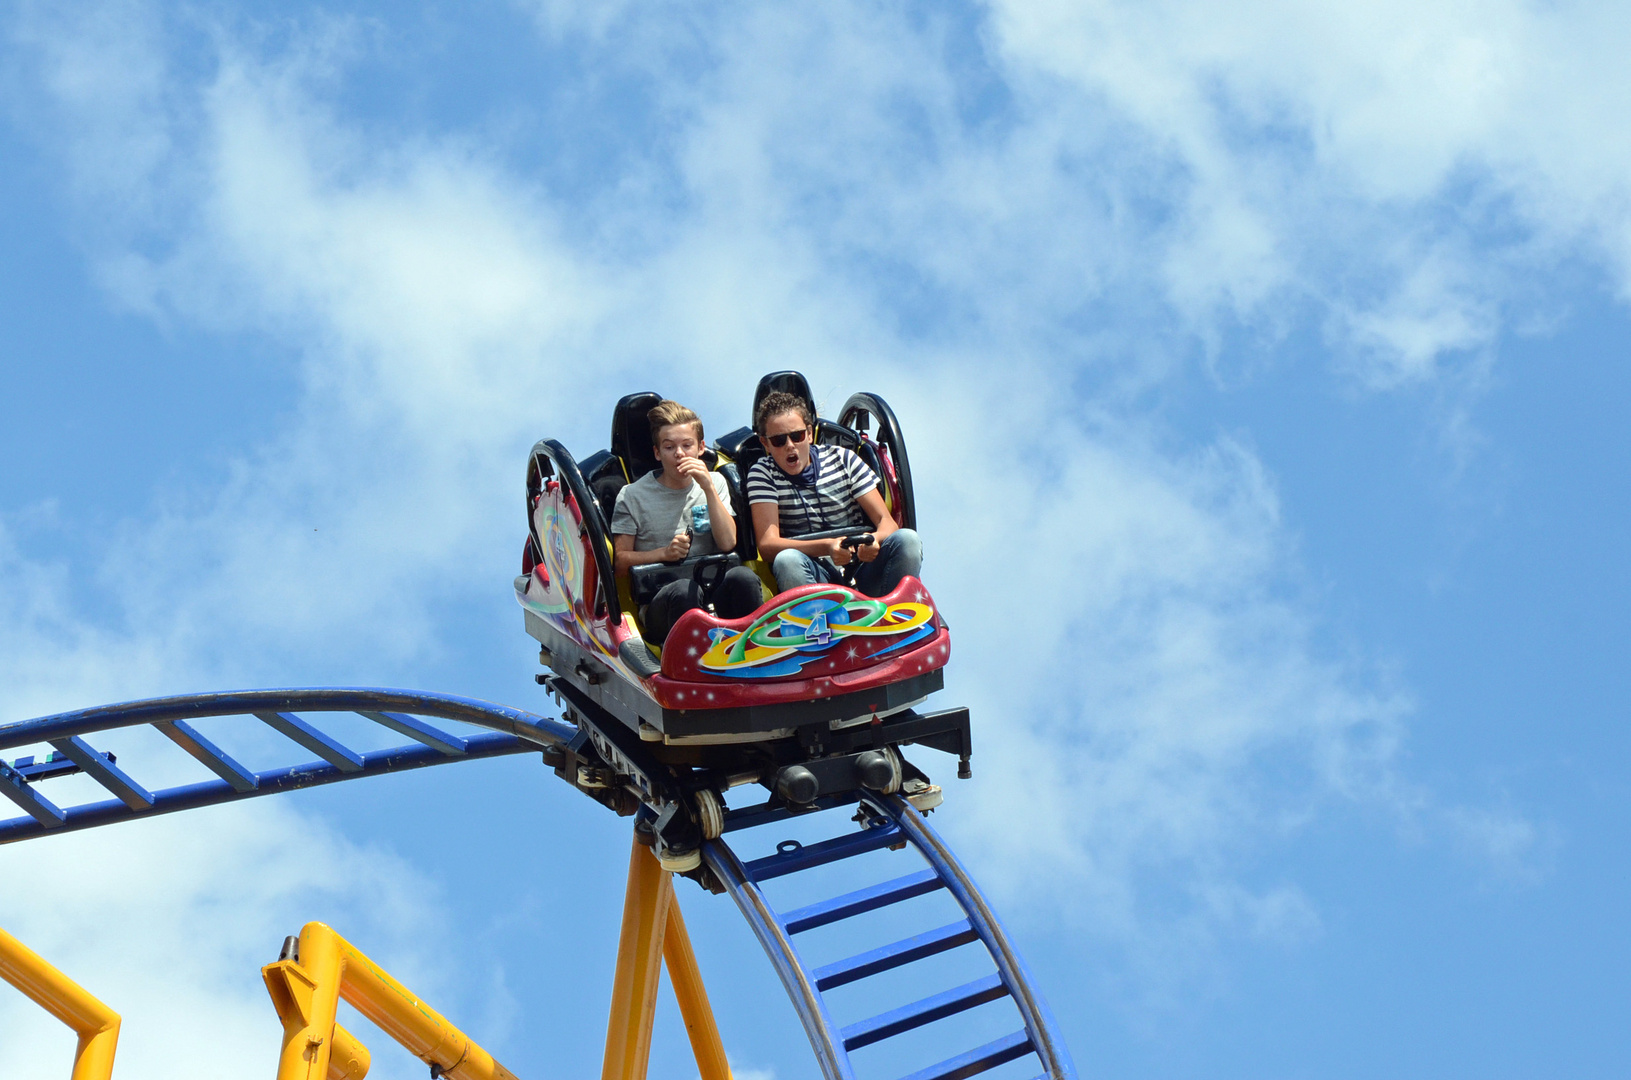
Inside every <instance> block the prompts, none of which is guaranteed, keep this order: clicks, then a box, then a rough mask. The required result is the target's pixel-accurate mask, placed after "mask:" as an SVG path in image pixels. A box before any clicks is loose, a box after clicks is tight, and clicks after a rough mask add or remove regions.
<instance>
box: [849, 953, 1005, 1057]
mask: <svg viewBox="0 0 1631 1080" xmlns="http://www.w3.org/2000/svg"><path fill="white" fill-rule="evenodd" d="M1007 996H1008V987H1006V986H1004V985H1003V983H1002V976H1001V975H1000V974H998V973H997V972H992V973H991V974H990V975H986V976H983V977H981V978H978V979H975V980H974V981H973V982H969V983H964V984H963V985H962V986H959V987H956V988H955V989H952V990H947V991H945V992H943V993H939V994H935V995H934V996H933V997H926V998H924V999H923V1000H922V1001H914V1002H912V1003H911V1004H910V1005H902V1006H901V1007H900V1008H898V1009H891V1010H890V1011H888V1012H886V1013H880V1014H879V1015H877V1016H874V1017H872V1018H871V1019H870V1020H862V1021H861V1022H860V1023H858V1024H851V1025H850V1026H849V1027H847V1028H845V1029H844V1031H843V1039H844V1049H845V1050H858V1049H860V1048H861V1047H863V1046H871V1045H872V1044H873V1043H875V1042H882V1041H883V1040H884V1039H892V1038H894V1037H895V1036H896V1035H899V1034H901V1033H902V1032H906V1031H911V1030H912V1029H913V1028H920V1027H922V1026H923V1025H924V1024H932V1023H934V1022H935V1021H936V1020H944V1019H945V1018H946V1017H948V1016H955V1015H957V1014H958V1013H960V1012H964V1011H966V1010H968V1009H972V1008H974V1006H976V1005H984V1004H985V1003H986V1002H988V1001H997V1000H1000V999H1002V998H1005V997H1007Z"/></svg>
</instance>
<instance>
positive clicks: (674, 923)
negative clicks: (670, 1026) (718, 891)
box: [652, 858, 731, 1080]
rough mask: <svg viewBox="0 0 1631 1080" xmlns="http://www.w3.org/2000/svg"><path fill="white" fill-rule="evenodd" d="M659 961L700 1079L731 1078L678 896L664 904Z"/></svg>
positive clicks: (723, 1047)
mask: <svg viewBox="0 0 1631 1080" xmlns="http://www.w3.org/2000/svg"><path fill="white" fill-rule="evenodd" d="M652 861H653V862H656V859H655V858H653V859H652ZM664 876H665V877H666V876H667V875H666V874H665V875H664ZM663 962H664V963H665V964H667V965H668V982H669V984H670V985H671V986H673V987H674V997H675V998H676V999H677V1000H678V1001H679V1004H680V1019H681V1020H683V1021H684V1022H685V1033H686V1034H687V1035H689V1036H690V1037H691V1053H692V1054H694V1055H695V1056H696V1059H697V1072H698V1073H699V1074H700V1075H701V1078H702V1080H731V1063H730V1062H729V1061H727V1060H726V1059H725V1044H724V1042H723V1041H722V1040H721V1039H720V1037H719V1025H718V1024H716V1023H714V1010H713V1006H712V1005H709V1004H708V991H707V990H706V989H704V988H703V985H702V971H701V969H699V968H698V967H697V954H696V953H695V952H693V951H692V950H691V936H690V935H689V934H687V933H686V932H685V919H684V918H683V917H681V915H680V904H679V901H678V900H674V901H672V902H670V903H669V905H668V927H667V931H666V932H665V933H664V934H663Z"/></svg>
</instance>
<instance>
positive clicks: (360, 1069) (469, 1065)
mask: <svg viewBox="0 0 1631 1080" xmlns="http://www.w3.org/2000/svg"><path fill="white" fill-rule="evenodd" d="M261 977H262V978H263V979H265V980H266V989H267V992H268V993H270V994H271V995H272V1004H273V1005H274V1006H275V1007H276V1009H277V1012H278V1018H279V1019H281V1020H282V1021H283V1046H282V1048H281V1050H280V1051H279V1054H278V1071H277V1080H331V1078H332V1080H338V1078H339V1077H351V1078H360V1077H362V1076H363V1075H364V1074H366V1073H367V1071H368V1065H369V1062H368V1055H367V1051H366V1049H363V1048H362V1046H361V1044H360V1043H358V1042H357V1041H356V1038H355V1036H352V1035H351V1034H350V1033H349V1032H347V1031H346V1030H345V1029H344V1028H342V1027H340V1026H339V1025H338V1024H336V1023H335V1021H334V1016H335V1011H336V1009H337V1008H338V1005H339V1001H340V999H341V998H344V999H345V1000H346V1001H348V1002H350V1003H351V1004H352V1005H353V1006H355V1007H356V1009H357V1011H358V1012H360V1013H362V1014H363V1015H364V1016H366V1017H367V1018H368V1019H369V1020H370V1021H372V1022H373V1023H374V1024H376V1025H378V1026H379V1028H380V1030H382V1031H384V1032H385V1033H386V1034H387V1035H389V1036H390V1037H391V1038H392V1039H395V1040H396V1041H397V1042H398V1043H400V1044H401V1045H402V1046H404V1047H405V1048H407V1050H408V1052H409V1053H411V1054H413V1055H414V1056H415V1057H417V1058H418V1059H419V1060H421V1061H423V1062H425V1063H426V1064H428V1065H430V1066H431V1068H432V1070H433V1075H440V1076H446V1077H448V1078H450V1080H516V1076H515V1074H514V1073H512V1072H510V1070H508V1069H506V1068H505V1067H504V1066H502V1065H500V1064H499V1063H498V1062H496V1061H494V1060H493V1056H492V1055H491V1054H489V1053H488V1052H487V1051H486V1050H484V1049H482V1048H481V1047H480V1046H478V1045H477V1044H476V1043H475V1042H474V1041H472V1040H471V1039H470V1037H469V1036H468V1035H466V1034H465V1033H464V1032H462V1031H460V1030H459V1029H458V1028H456V1027H454V1026H453V1025H452V1024H451V1023H449V1022H448V1021H447V1019H446V1018H445V1017H443V1016H442V1015H441V1014H440V1013H438V1012H437V1011H436V1010H435V1009H432V1008H431V1007H430V1006H429V1005H426V1004H425V1003H424V1002H423V1001H420V1000H419V998H418V997H417V996H416V995H415V994H414V993H413V991H411V990H409V989H408V988H407V987H405V986H403V985H402V984H401V983H400V982H398V981H397V980H396V979H394V978H393V977H392V976H391V975H390V974H389V973H388V972H386V971H385V969H384V968H381V967H380V966H379V965H378V964H376V963H374V962H373V961H372V960H370V959H369V958H368V957H367V956H366V955H365V954H364V953H363V952H362V951H361V950H359V949H358V948H357V947H356V946H355V945H352V944H351V943H350V942H348V941H347V940H346V939H345V938H343V937H341V936H340V935H339V934H337V933H335V932H334V931H333V930H332V929H330V928H329V927H328V926H325V925H324V924H323V923H320V922H311V923H307V924H306V925H305V926H304V927H302V928H301V931H300V946H299V951H298V952H297V953H296V957H295V958H290V959H284V960H279V961H277V962H276V963H272V964H267V965H266V966H265V967H263V968H261ZM358 1051H361V1053H360V1055H359V1054H358ZM359 1057H360V1060H358V1059H359ZM337 1059H338V1060H337ZM353 1062H355V1064H353Z"/></svg>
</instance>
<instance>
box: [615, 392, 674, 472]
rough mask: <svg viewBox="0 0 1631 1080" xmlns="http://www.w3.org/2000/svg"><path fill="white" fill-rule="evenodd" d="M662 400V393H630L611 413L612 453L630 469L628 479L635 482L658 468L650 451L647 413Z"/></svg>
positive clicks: (654, 456) (655, 458)
mask: <svg viewBox="0 0 1631 1080" xmlns="http://www.w3.org/2000/svg"><path fill="white" fill-rule="evenodd" d="M662 400H663V396H662V395H661V394H657V393H653V392H652V391H650V390H646V391H644V392H642V393H639V394H630V395H628V396H627V397H625V398H623V399H622V400H621V401H619V402H618V403H617V408H615V409H613V410H612V453H614V454H616V455H617V456H618V457H620V458H622V459H623V461H624V462H625V463H626V464H627V465H628V467H629V479H630V480H638V479H640V477H642V476H644V475H646V473H648V472H653V471H655V470H656V469H658V468H660V465H659V463H658V461H657V455H656V454H654V453H652V451H651V421H650V420H649V419H647V414H648V413H650V412H651V410H652V409H655V408H656V407H657V403H658V402H660V401H662Z"/></svg>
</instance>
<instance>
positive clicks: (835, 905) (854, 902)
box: [782, 870, 945, 934]
mask: <svg viewBox="0 0 1631 1080" xmlns="http://www.w3.org/2000/svg"><path fill="white" fill-rule="evenodd" d="M943 888H945V885H944V883H943V882H941V880H940V878H939V877H938V876H937V875H936V874H935V872H934V871H933V870H920V871H918V872H917V873H915V874H907V875H906V876H905V877H900V878H896V879H895V880H893V881H885V882H883V883H882V884H880V885H872V886H869V887H868V888H865V889H857V890H856V891H854V892H852V893H845V894H844V895H843V896H837V897H834V898H833V899H831V900H823V901H821V903H819V904H811V905H810V906H809V907H801V908H799V909H798V910H796V911H789V912H788V913H787V914H786V915H784V916H783V917H782V921H783V925H785V926H786V927H787V932H788V933H789V934H802V933H804V931H806V930H814V929H815V928H816V927H818V926H826V925H827V924H829V923H835V922H838V921H839V920H840V919H848V918H850V917H852V916H855V915H860V914H863V913H865V912H868V911H876V910H878V909H879V908H881V907H888V906H889V905H890V904H898V903H900V902H901V901H902V900H910V899H911V898H912V897H914V896H925V895H927V894H929V893H932V892H934V891H935V890H936V889H943Z"/></svg>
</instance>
